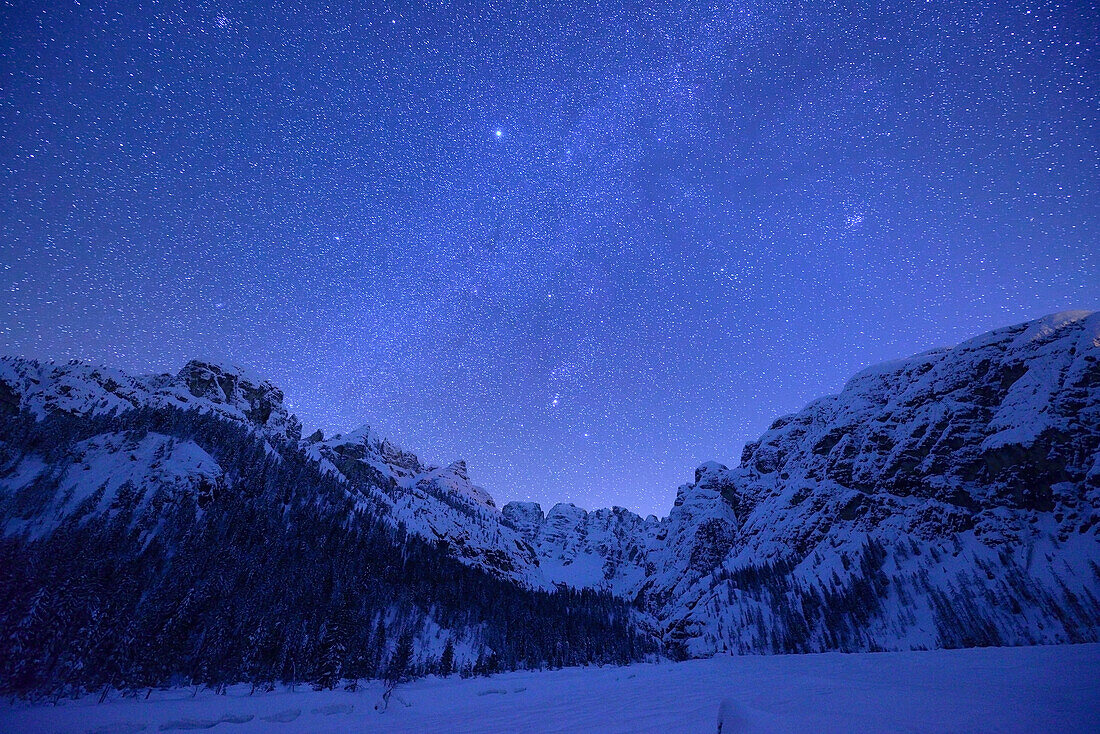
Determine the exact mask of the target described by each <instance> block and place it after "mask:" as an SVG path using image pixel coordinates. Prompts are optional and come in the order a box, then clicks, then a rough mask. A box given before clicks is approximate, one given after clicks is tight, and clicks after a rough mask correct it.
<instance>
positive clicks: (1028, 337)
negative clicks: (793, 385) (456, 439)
mask: <svg viewBox="0 0 1100 734" xmlns="http://www.w3.org/2000/svg"><path fill="white" fill-rule="evenodd" d="M159 405H170V406H172V407H180V408H184V409H195V410H198V411H201V412H206V413H210V414H213V415H216V416H218V417H220V418H223V419H225V420H227V421H230V422H234V423H236V424H239V425H244V426H247V427H249V429H250V430H253V431H256V432H258V433H260V434H261V435H263V436H265V437H266V438H267V439H268V440H269V441H271V442H272V443H273V444H278V445H279V446H282V447H284V450H288V449H287V447H289V450H295V451H298V452H300V453H301V454H302V455H303V456H305V457H307V458H308V460H309V461H311V462H313V463H314V464H315V465H316V466H317V467H318V468H319V469H320V470H321V471H322V472H323V473H326V474H328V475H330V476H332V477H335V478H336V479H338V480H339V482H341V484H342V485H343V486H344V487H345V488H346V490H347V492H348V494H349V496H350V497H352V498H353V499H354V500H355V502H357V503H362V506H363V507H368V508H370V509H371V510H372V511H374V513H375V514H380V515H381V516H382V517H384V518H385V519H386V522H388V523H390V524H391V525H392V527H393V528H395V529H400V530H404V531H405V532H407V533H411V534H414V535H417V536H420V537H422V538H425V539H427V540H429V541H432V542H434V543H437V544H438V545H439V546H440V547H441V548H444V549H445V550H446V551H447V552H448V553H449V554H450V555H451V556H452V557H454V558H456V559H458V560H460V561H461V562H462V563H464V564H467V565H470V566H474V567H477V568H481V569H484V570H486V571H488V572H489V573H491V574H493V575H494V576H497V577H498V578H501V579H505V580H507V581H510V582H514V583H516V584H519V585H522V586H525V587H529V588H535V589H551V588H554V587H560V586H570V587H574V588H594V589H600V590H606V591H610V592H612V593H613V594H615V595H617V596H619V597H621V598H623V599H626V600H630V601H632V602H634V603H635V604H636V606H637V607H638V608H639V610H640V611H641V612H642V613H643V615H644V619H645V623H646V624H647V625H648V626H649V627H651V629H652V631H653V632H654V633H655V634H656V635H657V636H659V637H660V639H661V641H662V642H663V643H664V644H665V645H666V646H667V649H668V650H670V651H671V652H672V653H673V654H675V655H705V654H709V653H713V652H716V651H723V650H726V651H734V652H802V651H817V650H829V649H844V650H868V649H908V648H914V647H945V646H946V647H953V646H966V645H983V644H1027V643H1055V642H1073V641H1084V640H1096V639H1100V601H1098V597H1100V315H1098V314H1089V313H1084V312H1068V313H1062V314H1057V315H1054V316H1049V317H1046V318H1043V319H1039V320H1036V321H1032V322H1029V323H1026V324H1020V325H1017V326H1012V327H1008V328H1004V329H999V330H997V331H993V332H990V333H988V334H985V335H982V336H980V337H977V338H975V339H972V340H970V341H967V342H964V343H963V344H960V345H958V346H956V347H954V348H950V349H940V350H935V351H932V352H928V353H925V354H921V355H917V356H915V357H911V358H909V359H904V360H900V361H897V362H891V363H887V364H882V365H877V366H875V367H872V368H870V369H867V370H864V371H863V372H860V373H859V374H857V375H856V376H855V377H853V378H852V379H851V380H850V381H849V383H848V384H847V385H846V386H845V387H844V389H843V391H842V392H841V393H839V394H838V395H832V396H828V397H824V398H821V399H819V400H816V401H814V402H813V403H811V404H810V405H808V406H806V408H804V409H803V410H801V411H799V412H797V413H795V414H793V415H788V416H784V417H781V418H779V419H777V420H776V421H775V422H774V423H773V424H772V426H771V427H770V428H769V430H768V431H766V432H765V433H764V435H762V436H761V437H760V438H759V439H757V440H756V441H753V442H751V443H749V444H747V445H746V446H745V449H744V452H743V454H742V457H741V464H740V466H738V467H736V468H732V469H731V468H727V467H725V466H723V465H721V464H717V463H713V462H711V463H707V464H704V465H702V466H700V467H699V468H698V469H696V471H695V477H694V481H693V482H691V483H688V484H685V485H683V486H681V487H680V488H679V489H678V491H677V494H676V501H675V504H674V505H673V507H672V509H671V510H670V512H669V515H668V517H665V518H662V519H658V518H655V517H652V516H651V517H648V518H642V517H640V516H638V515H636V514H634V513H632V512H630V511H628V510H625V509H623V508H619V507H615V508H610V509H598V510H593V511H586V510H583V509H581V508H578V507H575V506H574V505H570V504H558V505H555V506H554V507H552V508H550V509H549V511H546V512H544V511H543V509H542V508H541V507H540V506H539V505H537V504H534V503H530V502H511V503H508V504H506V505H505V506H504V507H503V508H500V509H498V508H497V507H496V504H495V503H494V501H493V499H492V498H491V497H490V496H489V494H488V493H487V492H485V490H483V489H481V488H480V487H477V486H475V485H474V484H472V482H471V481H470V478H469V473H468V470H467V467H466V464H465V462H462V461H456V462H454V463H452V464H450V465H449V466H446V467H438V466H431V465H428V464H425V463H424V462H422V461H421V460H420V459H419V458H418V457H417V456H416V455H415V454H414V453H412V452H409V451H406V450H404V449H401V448H400V447H398V446H396V445H394V444H393V443H392V442H390V441H388V440H387V439H385V438H383V437H382V436H381V435H380V434H378V433H376V432H375V431H373V430H371V429H370V428H367V427H364V428H363V429H360V430H358V431H356V432H354V433H352V434H349V435H347V436H336V437H334V438H330V439H325V437H324V435H323V433H321V432H320V431H318V432H317V433H315V434H314V435H313V436H310V437H309V438H308V439H306V440H303V441H300V440H299V436H300V424H299V423H298V421H297V419H296V418H294V416H291V415H289V413H288V412H287V411H286V409H285V407H284V406H283V401H282V393H280V392H279V391H278V389H277V388H275V387H274V386H272V385H271V384H270V383H268V382H266V381H264V380H260V379H257V378H252V377H248V376H246V375H245V374H244V373H243V372H241V371H240V370H238V369H236V368H227V367H220V366H216V365H209V364H204V363H198V362H192V363H189V364H188V365H187V366H185V367H184V369H183V370H181V371H180V372H179V374H177V375H175V376H170V375H163V376H156V377H131V376H128V375H126V374H124V373H122V372H120V371H118V370H109V369H105V368H99V367H92V366H90V365H85V364H82V363H70V364H69V365H63V366H57V365H52V364H41V363H38V362H32V361H27V360H18V359H5V360H3V361H2V362H0V411H8V412H9V413H11V412H13V411H18V410H24V411H28V412H30V413H31V414H33V415H36V416H40V417H41V416H44V415H45V414H47V413H50V412H54V411H62V412H68V413H73V414H93V415H99V414H112V413H117V412H120V411H126V410H131V409H137V408H148V407H153V408H155V407H156V406H159ZM15 448H16V449H17V448H18V447H15ZM196 448H197V447H196ZM5 450H6V452H7V455H8V458H7V459H5V461H6V462H7V463H6V464H5V465H6V466H7V469H6V470H5V472H6V473H5V474H4V475H3V476H2V477H0V491H8V492H13V491H17V490H18V489H19V488H20V487H22V486H26V485H27V483H28V482H34V481H38V480H37V479H35V477H36V476H37V475H36V473H35V472H36V465H35V464H34V463H33V461H29V460H23V461H20V460H18V450H13V447H10V446H8V447H7V448H6V449H5ZM82 450H83V449H82ZM165 451H171V452H182V453H180V456H181V457H184V458H181V459H180V461H179V462H175V461H173V462H172V463H173V464H179V465H180V466H183V467H184V468H185V469H186V471H182V470H181V471H180V472H176V473H174V474H173V473H171V472H168V473H165V472H164V471H163V466H160V467H159V468H158V467H157V466H154V459H153V458H152V457H153V455H154V454H156V455H157V456H160V457H161V459H160V460H161V461H162V462H163V455H164V452H165ZM86 452H87V453H86V456H85V455H83V454H82V456H81V457H78V458H76V459H74V466H77V465H79V466H80V467H83V466H85V465H88V466H90V467H92V468H91V469H88V470H87V471H91V472H92V474H89V475H88V476H89V477H92V476H94V477H95V480H94V482H93V481H92V480H91V479H88V480H87V481H84V482H83V483H82V480H80V479H79V476H80V475H79V473H74V474H73V475H72V476H73V477H78V478H76V479H70V478H68V476H69V475H66V478H65V479H64V480H63V481H64V482H67V483H69V484H70V485H72V486H71V489H72V492H71V498H76V499H78V500H79V498H80V497H82V496H86V495H88V493H89V492H90V491H91V490H89V489H88V487H90V486H91V484H92V483H95V484H96V487H94V488H93V489H97V488H98V487H99V486H100V485H102V486H104V487H105V489H104V492H105V494H107V495H109V494H110V493H111V492H115V491H117V490H118V487H120V486H122V484H123V483H124V480H123V479H122V478H123V477H128V478H130V479H131V480H133V481H134V482H137V483H138V484H139V485H141V484H142V483H144V484H148V485H150V486H159V485H168V484H170V485H172V486H176V487H182V488H184V489H185V490H186V491H189V492H192V493H193V494H196V495H198V494H201V492H210V491H218V490H217V487H218V486H219V483H220V482H222V481H223V480H222V479H220V478H219V477H220V474H219V469H218V467H217V465H216V463H214V462H213V460H212V459H209V457H208V456H207V457H206V458H203V456H200V455H198V454H196V453H195V451H194V450H193V449H192V448H190V447H188V446H186V445H182V446H181V445H178V444H173V445H172V446H170V447H167V448H164V447H161V448H158V447H154V446H148V447H141V448H140V450H135V449H134V447H132V446H129V445H127V444H125V437H113V438H112V437H109V436H108V437H101V440H99V443H96V444H94V445H92V444H89V445H88V446H87V449H86ZM158 452H159V453H158ZM131 454H133V455H134V456H135V457H136V458H135V459H133V460H132V461H130V460H128V461H127V462H120V461H116V459H117V458H118V457H119V456H123V455H125V456H127V457H128V456H129V455H131ZM172 455H173V456H174V455H175V454H172ZM12 456H15V457H16V458H12ZM0 458H3V457H0ZM208 459H209V460H208ZM135 462H136V464H135ZM81 471H84V469H83V468H81ZM74 472H75V470H74ZM188 488H189V489H188ZM181 491H183V490H181ZM109 499H110V498H109V497H108V498H107V500H102V501H104V502H106V504H108V505H109V504H110V502H109ZM66 507H68V505H64V504H63V505H56V504H55V505H50V509H49V511H48V512H45V513H44V514H43V517H48V518H54V520H50V522H54V521H55V520H56V521H60V520H57V518H63V517H64V516H65V513H66V512H67V510H66ZM47 527H48V523H47V522H46V521H45V520H43V522H42V523H40V528H47ZM24 529H27V530H30V529H31V528H29V527H28V528H24ZM11 530H12V529H10V528H9V531H11ZM39 531H41V530H39ZM39 531H36V532H39Z"/></svg>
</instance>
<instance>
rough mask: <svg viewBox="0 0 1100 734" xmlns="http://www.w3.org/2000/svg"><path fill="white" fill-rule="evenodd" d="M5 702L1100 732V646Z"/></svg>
mask: <svg viewBox="0 0 1100 734" xmlns="http://www.w3.org/2000/svg"><path fill="white" fill-rule="evenodd" d="M380 700H381V688H380V686H378V685H374V684H372V685H368V686H366V687H365V688H363V689H361V690H359V691H358V692H355V693H349V692H346V691H342V690H341V691H324V692H314V691H311V690H308V689H307V690H302V689H299V690H298V691H296V692H291V691H282V690H281V691H277V692H273V693H266V694H257V695H253V696H249V695H248V689H247V687H245V688H234V689H231V690H230V692H229V694H228V695H225V696H216V695H213V694H212V693H209V692H202V693H199V694H198V696H196V697H192V696H191V692H190V691H184V690H174V691H165V692H154V693H153V695H152V696H151V697H150V698H149V699H148V700H133V699H116V700H111V701H109V702H108V703H104V704H98V703H96V698H95V697H90V698H88V699H84V700H82V701H77V702H68V703H62V704H61V705H58V706H26V705H23V704H15V705H6V706H4V707H2V708H0V732H12V733H15V732H115V733H121V732H138V731H149V732H154V731H177V730H196V729H210V728H213V729H215V730H216V731H221V732H226V733H227V734H228V733H232V734H246V732H261V731H263V732H276V733H280V734H282V733H285V734H297V733H298V732H317V733H322V732H380V733H384V732H425V733H426V732H447V733H448V734H450V733H451V732H660V734H669V732H714V731H717V730H718V722H719V718H720V717H724V718H725V724H724V726H723V728H722V729H721V731H722V734H729V733H730V732H739V731H746V732H806V731H814V732H921V733H922V734H927V733H929V732H1097V731H1100V644H1092V645H1073V646H1068V645H1067V646H1058V647H1030V648H985V649H972V650H937V651H932V652H891V653H864V654H854V655H845V654H840V653H828V654H824V655H789V656H744V657H716V658H712V659H710V660H694V661H689V662H685V663H662V664H646V665H634V666H630V667H626V668H589V669H570V670H558V671H550V672H533V673H507V674H502V675H495V676H493V677H491V678H475V679H468V680H462V679H460V678H457V677H456V678H450V679H447V680H441V679H438V678H429V679H426V680H420V681H417V682H414V683H410V684H407V685H403V686H401V687H399V688H398V689H397V691H396V693H395V694H394V696H393V698H392V699H391V701H390V705H389V707H388V710H386V711H384V712H380V711H378V710H376V706H377V705H378V704H379V703H380Z"/></svg>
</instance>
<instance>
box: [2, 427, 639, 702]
mask: <svg viewBox="0 0 1100 734" xmlns="http://www.w3.org/2000/svg"><path fill="white" fill-rule="evenodd" d="M106 433H121V434H124V435H126V436H127V437H128V438H130V439H132V440H134V441H137V440H140V439H141V438H142V437H144V436H146V435H148V434H150V433H156V434H162V435H164V436H169V437H171V438H173V439H175V440H177V441H192V442H194V443H196V444H197V445H199V446H200V447H201V448H202V449H203V450H204V451H206V452H207V453H209V454H210V455H211V456H212V457H213V458H214V459H215V460H216V461H217V462H218V464H219V465H220V466H221V467H222V469H223V470H224V471H225V476H224V478H222V479H221V480H220V481H219V482H218V484H217V486H213V487H203V488H201V490H200V491H198V492H194V491H191V492H187V491H183V490H180V489H179V488H173V487H167V486H157V487H137V486H134V485H124V486H123V487H121V488H120V489H118V491H116V492H115V493H114V494H113V498H112V499H111V500H110V501H109V503H108V502H106V501H104V500H103V497H104V491H105V488H99V489H97V491H96V492H95V493H94V494H93V496H92V497H90V498H88V499H86V500H85V501H84V502H82V503H79V505H78V506H77V507H76V508H75V509H73V510H72V511H71V512H68V513H67V514H66V515H65V516H64V519H63V520H62V521H61V522H60V524H59V525H58V526H57V527H56V529H53V530H52V531H51V532H44V533H41V534H40V535H36V534H35V533H34V532H18V533H15V534H9V535H5V536H4V537H3V538H2V539H0V689H2V690H3V692H5V693H8V694H15V695H20V696H31V697H36V696H61V695H76V694H80V693H85V692H88V691H92V690H104V691H106V690H111V689H117V690H124V691H125V690H139V689H144V688H151V687H158V686H166V685H183V684H193V685H205V686H210V687H212V688H215V689H224V687H225V686H226V685H228V684H232V683H238V682H251V683H253V684H254V685H257V686H261V687H269V686H270V685H272V684H274V683H276V682H284V683H310V684H314V685H317V686H321V687H324V686H334V685H336V684H337V682H338V681H340V680H342V679H359V678H383V677H384V678H387V679H389V680H402V679H405V678H409V677H414V676H418V675H423V674H426V673H450V672H463V673H490V672H494V671H497V670H511V669H518V668H542V667H558V666H569V665H582V664H590V663H600V664H602V663H627V662H632V661H636V660H639V659H641V658H642V657H643V656H644V655H645V654H646V653H648V652H650V651H652V650H653V649H654V645H653V643H652V641H651V640H649V639H648V638H647V637H645V636H643V635H642V634H640V633H639V632H637V631H636V626H635V624H634V621H633V618H632V610H631V609H630V608H629V607H628V606H627V605H625V604H624V603H623V602H621V601H618V600H616V599H614V598H612V597H611V596H610V595H607V594H602V593H597V592H594V591H571V590H563V591H558V592H555V593H547V592H536V591H531V590H528V589H524V588H520V587H518V586H516V585H514V584H511V583H508V582H505V581H501V580H498V579H495V578H493V577H491V576H489V575H488V574H486V573H485V572H483V571H481V570H478V569H474V568H470V567H467V566H464V565H462V564H460V563H458V562H457V561H455V560H454V559H452V558H451V557H450V556H448V555H447V554H446V553H445V552H444V550H443V549H441V548H439V547H437V546H435V545H432V544H429V543H427V542H425V541H423V540H421V539H419V538H417V537H415V536H411V535H405V534H404V532H403V531H402V529H401V528H399V527H398V528H394V527H393V526H392V524H391V523H388V522H386V521H384V519H383V517H382V516H381V513H382V512H383V511H384V508H383V507H382V506H380V505H376V504H372V503H370V502H365V501H364V500H363V498H362V497H359V496H356V497H353V496H352V495H351V494H349V491H348V488H347V487H346V486H345V485H342V484H341V483H339V482H337V481H336V480H335V479H332V478H331V477H328V476H325V475H322V474H321V473H320V472H319V471H318V470H317V467H316V465H315V464H312V463H311V462H309V461H308V460H307V459H306V458H305V457H304V455H303V454H301V453H300V452H299V451H298V450H297V448H296V447H294V446H292V445H285V446H274V447H272V446H270V445H268V444H265V442H264V441H263V440H262V439H261V438H259V437H258V436H257V435H255V434H252V433H249V432H248V431H246V430H245V429H244V428H242V427H241V426H237V425H234V424H232V423H228V422H225V421H221V420H219V419H216V418H213V417H210V416H206V415H201V414H199V413H197V412H194V411H190V412H184V411H179V410H165V409H158V410H148V409H142V410H134V411H130V412H127V413H124V414H122V415H121V416H114V417H94V418H89V417H73V416H66V415H58V414H55V415H52V416H50V417H47V418H46V419H45V420H43V421H37V422H36V421H34V420H33V419H32V418H31V417H29V416H27V415H25V414H16V415H7V416H3V417H0V436H2V439H3V445H2V446H0V471H11V470H12V469H13V468H14V466H15V463H16V462H17V461H18V460H19V459H20V457H21V456H22V455H23V454H24V452H33V453H34V454H36V455H39V456H41V457H42V458H43V459H44V460H45V461H46V462H47V469H46V471H44V472H42V473H41V474H40V475H39V478H38V479H37V480H36V481H35V482H33V483H32V484H31V485H30V486H28V487H26V488H25V489H24V490H22V491H20V492H15V493H11V494H9V495H6V496H3V497H0V528H14V527H17V526H18V524H19V522H20V520H21V519H28V520H33V519H34V518H38V517H41V515H42V513H43V512H45V511H46V510H47V509H48V508H50V507H53V506H54V505H53V504H52V503H54V501H55V496H56V494H57V492H58V491H59V488H60V480H61V477H62V475H63V472H64V471H65V469H66V468H67V467H68V466H70V465H71V463H72V461H73V453H72V448H73V446H74V444H76V443H78V442H79V441H82V440H85V439H88V438H91V437H93V436H97V435H101V434H106ZM272 449H274V450H272ZM101 504H102V505H104V506H100V505H101ZM28 527H31V528H32V529H33V525H32V526H28ZM433 635H434V637H433ZM429 638H432V639H438V640H439V644H438V645H434V646H431V645H426V644H424V642H425V641H426V640H427V639H429ZM418 643H419V644H418ZM437 648H438V649H437ZM456 649H460V650H463V651H466V659H460V657H461V656H457V655H456V652H455V651H456ZM475 655H476V656H475Z"/></svg>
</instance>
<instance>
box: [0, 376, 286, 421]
mask: <svg viewBox="0 0 1100 734" xmlns="http://www.w3.org/2000/svg"><path fill="white" fill-rule="evenodd" d="M158 407H173V408H179V409H181V410H198V411H200V412H204V413H213V414H215V415H217V416H218V417H219V418H223V419H225V420H229V421H233V422H235V423H239V424H242V425H245V426H248V427H249V428H251V429H254V430H257V431H260V432H261V433H263V434H264V435H265V436H266V437H268V438H269V439H271V440H273V441H283V442H285V441H297V440H298V439H299V437H300V436H301V433H302V424H301V422H299V421H298V419H297V418H296V417H295V416H293V415H291V414H290V411H288V410H287V408H286V406H285V405H283V393H282V391H281V390H279V388H277V387H275V386H274V385H272V384H271V383H270V382H269V381H267V380H264V379H262V378H258V377H254V376H251V375H248V374H246V373H245V372H244V371H243V370H242V369H241V368H240V367H233V366H229V365H217V364H210V363H206V362H199V361H194V360H193V361H191V362H188V363H187V364H186V365H184V367H183V369H181V370H180V371H179V372H178V373H177V374H175V375H167V374H165V375H143V376H132V375H129V374H127V373H125V372H123V371H122V370H117V369H112V368H109V367H98V366H95V365H90V364H87V363H85V362H79V361H72V362H69V363H67V364H55V363H53V362H39V361H37V360H29V359H19V358H15V357H4V358H2V359H0V410H7V411H8V412H17V411H18V410H20V409H22V410H26V411H28V412H30V413H31V414H33V415H35V416H37V417H39V418H42V417H44V416H45V415H46V414H47V413H53V412H62V413H69V414H72V415H111V414H117V413H120V412H123V411H127V410H134V409H139V408H150V409H156V408H158Z"/></svg>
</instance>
